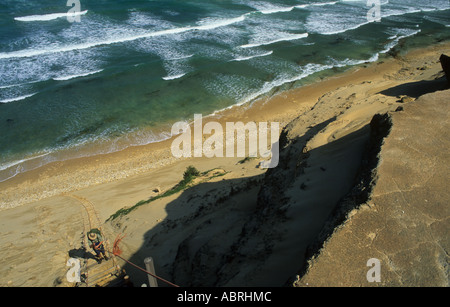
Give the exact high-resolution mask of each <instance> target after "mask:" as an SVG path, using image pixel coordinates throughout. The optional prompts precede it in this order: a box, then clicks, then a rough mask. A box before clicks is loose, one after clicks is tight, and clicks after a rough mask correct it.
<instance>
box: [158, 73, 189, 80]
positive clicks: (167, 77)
mask: <svg viewBox="0 0 450 307" xmlns="http://www.w3.org/2000/svg"><path fill="white" fill-rule="evenodd" d="M184 75H186V73H183V74H178V75H170V76H166V77H163V79H164V80H166V81H169V80H175V79H179V78H181V77H183V76H184Z"/></svg>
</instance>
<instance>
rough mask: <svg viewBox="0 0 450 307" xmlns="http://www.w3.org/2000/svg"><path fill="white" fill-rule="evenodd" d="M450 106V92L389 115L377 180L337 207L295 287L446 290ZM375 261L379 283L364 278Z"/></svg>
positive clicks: (449, 244) (429, 96)
mask: <svg viewBox="0 0 450 307" xmlns="http://www.w3.org/2000/svg"><path fill="white" fill-rule="evenodd" d="M449 100H450V90H447V91H439V92H435V93H431V94H426V95H424V96H422V97H420V98H419V99H417V100H416V101H415V102H413V103H410V104H408V105H405V106H404V108H403V110H402V111H401V112H395V113H391V114H389V117H390V121H391V123H392V127H391V130H390V133H389V136H388V137H387V138H386V139H385V140H384V142H383V144H382V147H381V151H380V154H379V159H380V161H379V164H378V166H377V168H376V172H375V173H373V174H372V178H374V179H376V180H372V181H371V182H368V184H366V185H363V186H362V187H360V188H357V187H356V189H355V190H354V191H353V192H354V193H356V194H357V192H358V190H359V191H362V188H364V189H369V190H370V193H369V198H368V199H367V200H366V201H363V202H362V204H359V203H360V200H358V199H357V198H356V199H352V198H351V197H347V198H345V199H343V201H342V202H340V203H339V204H338V206H337V209H336V211H337V213H338V214H335V215H333V216H332V218H331V220H329V226H330V228H328V229H324V231H325V232H326V231H328V235H324V233H322V236H321V237H319V240H318V241H324V244H323V247H322V248H321V249H318V248H312V250H314V253H312V254H310V256H312V258H310V260H309V261H308V264H307V267H306V270H304V271H302V272H301V273H300V276H297V280H296V281H295V282H294V285H295V286H448V285H449V276H450V274H449V273H450V272H449V268H450V266H449V261H450V258H449V254H448V252H449V249H450V239H449V238H450V237H449V234H450V223H449V218H450V206H449V199H450V193H449V190H448V182H449V171H450V155H449V151H448V148H450V137H449V135H448V133H449V131H450V120H449V118H450V117H449V114H450V112H449V102H450V101H449ZM349 196H351V195H349ZM351 207H355V209H353V210H350V211H348V210H346V209H348V208H351ZM343 213H344V214H343ZM339 216H340V217H343V220H344V222H343V223H342V222H341V221H338V220H336V218H338V217H339ZM334 227H336V228H334ZM333 228H334V230H333V231H332V232H330V229H333ZM316 247H317V246H316ZM373 258H375V259H377V260H378V261H379V268H380V270H379V276H378V277H379V281H378V282H377V281H372V280H371V279H370V278H369V280H368V278H367V273H368V271H369V270H371V269H372V267H371V266H367V264H368V260H369V259H373ZM369 264H370V263H369ZM330 272H332V274H330ZM370 274H372V272H369V275H370ZM371 281H372V282H371Z"/></svg>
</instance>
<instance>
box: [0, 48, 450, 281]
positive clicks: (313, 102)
mask: <svg viewBox="0 0 450 307" xmlns="http://www.w3.org/2000/svg"><path fill="white" fill-rule="evenodd" d="M449 50H450V44H448V43H447V44H441V45H436V46H432V47H429V48H425V49H421V50H416V51H412V52H410V53H408V54H407V55H406V56H404V57H399V58H397V59H385V60H384V61H380V62H377V63H372V64H368V65H361V66H360V67H357V68H353V69H352V70H351V71H349V72H346V73H343V74H341V75H339V76H336V77H333V78H329V79H327V80H323V81H321V82H316V83H314V84H312V85H309V86H305V87H303V88H300V89H294V90H290V91H288V92H283V93H279V94H278V95H276V96H274V97H272V98H270V99H265V100H260V101H257V102H255V103H253V104H252V106H251V108H250V107H245V106H243V107H235V108H232V109H229V110H226V111H224V112H222V113H220V114H217V115H216V116H215V117H211V118H210V119H211V120H215V121H219V122H226V121H232V122H237V121H242V122H249V121H256V122H259V121H275V122H276V121H277V122H280V127H283V126H285V125H286V124H288V123H289V122H291V120H293V119H295V118H297V117H298V116H299V115H302V116H304V118H305V126H304V127H303V128H302V129H305V130H307V129H308V127H309V126H308V125H309V124H308V123H312V122H314V121H319V122H321V121H320V120H327V119H329V118H330V117H332V116H336V115H341V116H340V118H339V121H336V122H335V123H333V125H332V126H331V127H327V129H326V130H325V131H324V133H323V134H321V135H318V136H316V137H315V138H314V139H313V140H311V142H310V143H309V146H311V149H314V148H317V147H320V146H322V145H324V144H327V143H331V142H333V141H334V140H339V139H340V138H343V137H345V136H346V135H349V134H350V133H352V132H355V131H358V129H360V128H361V127H364V126H365V125H367V123H368V122H370V119H371V118H372V117H373V115H374V114H376V113H383V112H387V111H393V110H395V109H396V108H397V107H399V106H401V105H402V104H403V103H405V102H401V101H400V100H401V99H400V98H399V97H398V96H399V95H401V94H405V93H407V94H408V95H409V96H410V97H412V100H414V99H415V98H417V97H419V96H420V95H422V94H425V93H427V92H432V91H434V90H439V89H441V88H442V87H443V86H446V84H445V81H443V82H442V79H439V80H440V81H439V80H438V81H436V80H437V78H439V77H442V76H443V75H442V73H441V70H442V69H441V66H440V63H439V61H438V59H439V56H440V54H441V53H448V51H449ZM418 81H421V82H420V83H419V82H418ZM423 81H426V82H425V83H424V82H423ZM427 82H429V83H427ZM324 101H326V102H327V104H324V103H323V102H324ZM318 104H321V105H322V106H321V108H319V109H320V110H321V111H320V112H318V111H317V109H316V111H315V110H314V107H315V106H317V105H318ZM336 143H338V142H336ZM170 144H171V140H167V141H164V142H160V143H156V144H150V145H146V146H139V147H131V148H128V149H126V150H123V151H121V152H117V153H111V154H107V155H99V156H93V157H88V158H80V159H74V160H69V161H62V162H54V163H51V164H48V165H46V166H43V167H41V168H39V169H36V170H33V171H30V172H27V173H23V174H19V175H17V176H16V177H14V178H12V179H10V180H8V181H5V182H1V183H0V191H1V192H0V208H2V211H1V213H0V214H1V217H0V229H1V230H0V247H1V250H2V251H3V253H2V256H1V257H0V285H1V286H71V285H72V284H70V283H68V282H67V281H66V279H65V275H66V272H67V270H68V267H67V266H66V262H67V260H68V259H69V257H70V256H69V254H70V253H69V251H71V250H77V249H79V248H80V247H81V246H82V241H83V231H84V228H85V227H86V222H84V221H85V219H84V215H85V211H84V210H85V209H84V207H83V206H82V202H80V201H77V199H75V198H73V197H69V195H75V196H77V197H82V198H83V199H86V200H88V202H89V203H90V204H92V205H93V206H94V208H95V211H96V213H97V214H98V217H99V220H100V221H102V222H103V221H105V220H106V219H107V218H108V217H109V216H110V215H111V214H113V213H114V212H116V211H117V210H118V209H120V208H123V207H127V206H132V205H134V204H136V203H137V202H138V201H140V200H143V199H148V198H149V197H150V196H152V195H153V194H154V193H153V192H152V190H153V189H154V188H156V187H158V188H160V189H161V190H162V191H166V190H168V189H170V188H171V187H172V186H174V185H175V184H176V183H178V182H179V181H180V180H181V179H182V175H183V172H184V170H185V169H186V167H187V166H188V165H194V166H195V167H196V168H197V169H199V170H200V171H205V170H209V169H212V168H221V169H223V170H225V171H226V172H227V174H226V175H225V176H221V177H216V178H214V179H211V180H210V181H207V182H204V183H201V184H199V185H198V186H196V187H194V188H192V189H189V190H187V191H185V192H182V193H178V194H175V195H172V196H170V197H167V198H163V199H159V200H157V201H155V202H152V203H151V204H149V205H144V206H142V207H140V208H138V209H137V210H135V211H133V212H132V213H130V214H129V215H128V216H126V217H125V218H122V219H119V220H116V221H115V222H114V223H113V224H111V223H106V224H105V225H104V229H105V232H106V235H107V236H108V238H109V239H110V240H113V239H114V237H115V236H116V235H117V234H118V233H119V232H122V233H125V234H126V237H125V238H124V239H123V241H122V243H121V247H122V249H123V256H124V257H126V258H128V259H131V260H132V261H133V262H135V263H137V264H140V265H143V263H142V260H143V258H144V257H146V256H149V255H151V256H153V257H154V258H155V261H156V271H157V273H158V274H160V275H161V276H162V277H164V278H167V279H170V278H172V277H173V272H174V270H176V271H177V274H176V275H177V277H176V279H177V282H179V283H180V284H181V285H184V284H186V283H188V282H190V279H191V278H194V279H195V278H197V280H199V279H201V278H202V276H204V277H205V279H204V280H205V281H207V280H210V279H208V274H214V272H210V271H208V270H207V269H205V271H204V272H200V273H201V276H194V277H192V276H193V275H195V274H197V275H198V274H199V272H191V271H189V263H186V261H187V260H186V259H191V258H192V255H189V251H188V252H187V253H188V254H187V255H184V256H183V255H182V254H180V246H182V245H183V244H184V243H185V242H186V239H187V238H188V239H189V240H188V241H189V242H190V247H189V248H190V249H191V250H192V249H194V250H192V251H191V252H192V253H193V254H195V252H196V250H195V246H196V244H197V246H198V248H202V247H204V246H205V244H204V242H206V241H208V244H209V246H211V247H212V248H213V249H214V250H215V251H217V253H220V252H222V251H221V246H223V248H224V249H225V248H229V247H230V246H231V245H232V244H233V242H232V241H233V239H234V238H236V237H237V236H238V235H239V233H240V232H241V230H242V227H243V225H244V223H245V221H246V219H247V217H248V216H249V215H251V214H252V212H254V210H256V208H255V206H256V195H257V193H258V191H259V187H260V185H259V183H260V182H261V180H262V179H263V177H264V173H265V170H264V169H260V168H258V167H257V165H258V163H259V161H260V160H259V159H253V160H250V161H248V162H246V163H244V164H239V163H237V162H238V161H239V160H241V159H242V158H213V159H210V158H205V157H203V158H190V159H181V160H177V159H174V158H173V157H172V156H171V152H170ZM351 160H352V156H350V155H349V156H348V157H346V159H344V160H343V161H347V162H346V163H348V164H349V165H351V164H352V163H351V162H352V161H351ZM344 166H345V165H344ZM344 168H345V167H344ZM337 172H339V171H337ZM335 175H336V178H341V176H339V175H340V174H339V173H336V174H335ZM337 180H339V179H337ZM64 193H66V195H63V194H64ZM67 194H69V195H67ZM325 194H326V193H324V194H323V195H315V197H317V198H319V199H320V197H324V196H325ZM83 223H84V224H83ZM204 225H209V226H208V227H205V226H204ZM211 225H212V226H211ZM202 229H204V230H202ZM202 231H203V232H202ZM191 232H192V233H194V232H195V233H196V235H195V237H192V238H189V236H190V233H191ZM202 240H203V241H202ZM192 246H194V247H192ZM223 252H225V251H223ZM285 252H287V253H288V252H289V251H288V250H286V251H285ZM205 257H206V256H205ZM274 259H276V258H274ZM280 259H283V257H281V258H280ZM199 261H201V260H199ZM203 261H206V262H208V261H210V262H211V263H214V261H216V262H217V261H219V260H218V258H217V257H216V258H213V259H204V260H203ZM212 266H214V265H212ZM270 271H271V269H270V268H268V272H270ZM129 272H130V275H132V276H133V277H134V281H135V283H142V282H145V276H142V274H140V273H139V272H136V271H134V270H133V269H129ZM295 273H296V272H295V269H294V270H293V272H292V273H291V274H295ZM259 278H263V277H259ZM280 278H282V276H281V277H280ZM213 279H214V278H213V277H211V280H213ZM249 283H250V284H251V281H250V282H249ZM231 284H232V285H239V282H238V281H237V280H235V281H234V282H232V283H231ZM255 284H258V282H257V281H256V280H255ZM205 285H208V284H205Z"/></svg>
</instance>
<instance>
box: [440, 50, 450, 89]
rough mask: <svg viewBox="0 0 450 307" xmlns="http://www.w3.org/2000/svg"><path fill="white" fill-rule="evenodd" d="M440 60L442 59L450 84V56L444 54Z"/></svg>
mask: <svg viewBox="0 0 450 307" xmlns="http://www.w3.org/2000/svg"><path fill="white" fill-rule="evenodd" d="M439 60H440V61H441V65H442V69H443V70H444V72H445V76H446V77H447V81H448V84H450V57H449V56H446V55H445V54H442V55H441V57H440V58H439Z"/></svg>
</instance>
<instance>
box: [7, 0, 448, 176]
mask: <svg viewBox="0 0 450 307" xmlns="http://www.w3.org/2000/svg"><path fill="white" fill-rule="evenodd" d="M79 2H80V7H79V10H78V13H77V15H76V16H75V17H77V18H79V22H77V21H75V22H71V20H69V19H68V18H67V12H68V11H69V10H73V9H76V8H77V7H75V8H71V7H70V6H67V1H66V0H40V1H29V0H0V181H3V180H6V179H7V178H11V177H13V176H15V175H16V174H18V173H20V172H23V171H26V170H29V169H33V168H36V167H38V166H41V165H43V164H46V163H49V162H51V161H56V160H61V159H67V158H74V157H79V156H84V155H90V154H93V153H106V152H112V151H117V150H121V149H123V148H125V147H126V146H130V145H139V144H147V143H151V142H156V141H160V140H163V139H166V138H168V137H170V127H171V124H172V123H174V122H176V121H179V120H190V119H192V117H193V115H194V113H201V114H203V115H207V114H211V113H214V112H216V111H218V110H222V109H225V108H228V107H230V106H233V105H244V104H248V103H251V102H252V101H254V100H255V99H257V98H260V97H264V96H270V95H272V94H273V93H275V92H277V91H279V90H284V89H288V88H292V87H300V86H303V85H305V84H307V83H308V82H312V81H313V80H315V79H317V78H320V77H323V76H328V75H331V74H333V73H336V72H340V71H343V70H345V69H347V68H350V67H352V66H354V65H358V64H362V63H365V62H371V61H376V60H377V59H379V58H380V57H383V56H388V54H389V51H391V50H393V48H400V47H401V48H403V49H405V48H413V47H419V46H426V45H429V44H432V43H435V42H437V41H446V40H449V39H450V28H449V27H450V10H449V9H450V4H449V1H448V0H420V1H418V0H414V1H413V0H389V1H388V0H381V6H380V12H381V21H380V22H369V20H368V18H367V13H368V10H369V9H370V6H368V5H367V4H368V1H366V0H361V1H358V0H352V1H350V0H347V1H344V0H341V1H327V0H276V1H268V0H265V1H260V0H142V1H137V0H119V1H105V0H95V1H94V0H80V1H79ZM72 21H73V20H72Z"/></svg>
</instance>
